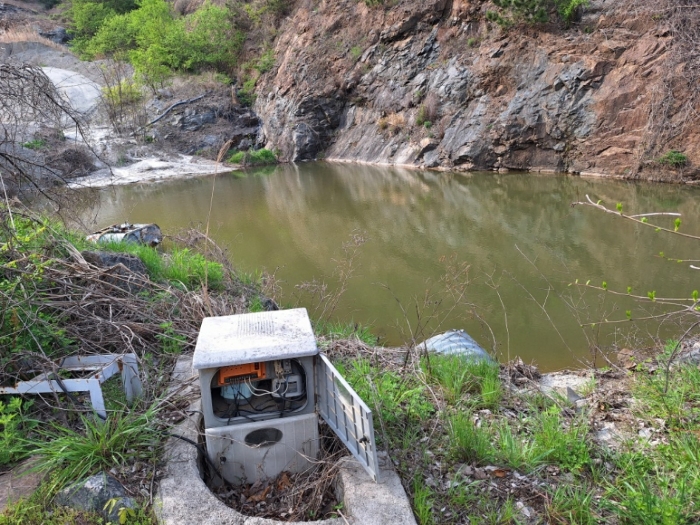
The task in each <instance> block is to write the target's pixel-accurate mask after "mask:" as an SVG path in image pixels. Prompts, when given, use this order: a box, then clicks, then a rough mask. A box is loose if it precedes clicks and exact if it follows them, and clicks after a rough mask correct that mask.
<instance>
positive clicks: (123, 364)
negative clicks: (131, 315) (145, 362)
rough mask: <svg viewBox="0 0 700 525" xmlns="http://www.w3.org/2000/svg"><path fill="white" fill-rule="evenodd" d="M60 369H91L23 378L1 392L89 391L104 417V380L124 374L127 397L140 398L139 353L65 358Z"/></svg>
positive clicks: (130, 398) (129, 398) (105, 413)
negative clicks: (68, 375)
mask: <svg viewBox="0 0 700 525" xmlns="http://www.w3.org/2000/svg"><path fill="white" fill-rule="evenodd" d="M56 369H57V370H63V371H68V372H90V371H92V372H93V373H92V374H90V375H89V376H87V377H83V378H79V379H68V378H66V379H63V378H60V379H58V380H56V379H49V377H50V376H51V375H53V374H51V373H49V374H46V373H44V374H40V375H38V376H36V377H34V378H32V379H30V380H28V381H19V382H18V383H17V384H16V385H15V386H14V387H0V394H50V393H62V392H64V391H65V392H88V393H89V394H90V402H91V404H92V408H93V409H94V410H95V412H96V413H97V414H98V415H99V416H100V417H102V418H103V419H104V418H106V417H107V410H106V408H105V402H104V397H103V396H102V387H101V385H102V383H104V382H105V381H107V380H108V379H109V378H111V377H113V376H115V375H117V374H121V377H122V385H123V386H124V394H125V395H126V400H127V402H128V403H131V402H132V401H133V400H134V398H135V397H140V396H141V392H142V388H141V380H140V379H139V367H138V361H137V359H136V355H135V354H122V355H117V354H103V355H89V356H72V357H66V358H64V359H63V360H62V361H61V362H60V363H59V364H57V366H56Z"/></svg>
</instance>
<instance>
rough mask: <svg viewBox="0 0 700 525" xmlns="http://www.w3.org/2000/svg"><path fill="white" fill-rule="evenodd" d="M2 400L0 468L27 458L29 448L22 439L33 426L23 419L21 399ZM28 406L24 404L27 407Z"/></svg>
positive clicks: (0, 402)
mask: <svg viewBox="0 0 700 525" xmlns="http://www.w3.org/2000/svg"><path fill="white" fill-rule="evenodd" d="M3 398H4V396H3ZM3 398H0V466H5V465H8V464H10V463H14V462H15V461H17V460H20V459H22V458H24V457H25V456H27V454H28V453H29V451H30V447H28V446H27V443H26V442H25V441H24V440H23V437H24V436H25V435H26V433H27V431H28V430H29V429H31V428H32V427H33V426H34V424H33V422H32V421H27V420H25V418H24V414H23V413H22V408H23V407H22V399H21V398H19V397H9V398H6V399H7V402H6V403H5V402H3V401H2V399H3ZM30 404H31V402H28V403H26V405H27V406H28V405H30Z"/></svg>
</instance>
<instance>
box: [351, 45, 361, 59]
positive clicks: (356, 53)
mask: <svg viewBox="0 0 700 525" xmlns="http://www.w3.org/2000/svg"><path fill="white" fill-rule="evenodd" d="M350 56H351V57H352V59H353V60H357V59H358V58H360V57H361V56H362V48H361V47H360V46H353V47H352V48H350Z"/></svg>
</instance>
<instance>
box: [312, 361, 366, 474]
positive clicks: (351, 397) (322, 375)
mask: <svg viewBox="0 0 700 525" xmlns="http://www.w3.org/2000/svg"><path fill="white" fill-rule="evenodd" d="M316 393H317V396H318V397H317V407H316V408H317V410H318V413H319V414H320V415H321V417H322V418H323V419H324V421H325V422H326V423H328V426H330V427H331V429H333V432H335V433H336V434H337V435H338V437H339V438H340V440H341V441H342V442H343V443H345V446H346V447H348V449H349V450H350V452H351V453H352V455H353V456H355V459H357V461H359V462H360V464H361V465H362V466H363V467H364V469H365V470H366V471H367V473H368V474H369V475H370V477H371V478H372V479H373V480H374V481H379V464H378V463H377V444H376V442H375V440H374V425H373V423H372V411H371V410H370V409H369V407H368V406H367V405H366V404H365V402H364V401H362V399H360V396H359V395H357V392H355V391H354V390H353V389H352V387H351V386H350V385H349V384H348V383H347V381H345V379H343V376H341V375H340V373H339V372H338V370H336V368H335V367H334V366H333V365H332V364H331V362H330V361H329V360H328V358H327V357H326V356H325V355H324V354H319V359H318V361H317V363H316Z"/></svg>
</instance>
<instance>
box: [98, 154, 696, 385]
mask: <svg viewBox="0 0 700 525" xmlns="http://www.w3.org/2000/svg"><path fill="white" fill-rule="evenodd" d="M213 184H215V187H214V192H213V206H212V214H211V222H210V235H211V236H212V237H213V238H214V239H215V240H216V242H217V243H219V244H220V245H221V246H223V247H226V248H228V250H229V256H230V258H231V260H232V262H233V263H234V265H235V267H236V268H238V269H239V270H241V271H245V272H254V271H256V270H258V269H265V270H267V271H269V272H274V273H275V275H276V278H277V280H278V282H279V284H280V285H281V292H282V293H281V297H277V299H278V301H279V302H280V303H281V304H283V305H285V306H297V305H298V306H305V307H307V308H309V311H310V314H311V315H312V318H313V317H314V305H315V304H316V303H315V302H314V300H313V299H312V298H310V297H309V296H308V295H305V294H304V293H302V292H300V290H299V287H298V286H297V285H299V284H301V283H304V282H309V281H312V280H314V279H315V280H317V281H325V282H326V283H327V284H328V285H329V287H330V288H333V287H337V286H338V276H337V271H336V270H337V268H338V266H339V265H338V262H337V261H338V260H340V259H342V258H343V250H342V246H343V243H346V242H348V241H349V240H350V237H351V235H352V234H353V232H361V233H362V235H363V237H364V239H365V241H364V244H362V245H361V246H360V248H359V251H358V254H357V257H356V258H355V260H354V274H353V276H352V278H351V279H350V280H349V281H348V282H347V290H346V291H345V292H344V294H343V295H342V297H341V298H340V301H339V303H338V306H337V308H336V309H335V311H334V312H333V316H334V317H335V318H337V319H340V320H343V321H350V320H352V321H354V322H356V323H360V324H362V325H369V326H371V327H372V331H373V333H375V334H376V335H378V336H379V337H380V341H381V342H382V343H383V344H385V345H398V344H401V343H402V342H404V341H407V340H410V339H411V330H413V331H416V328H415V327H416V326H417V319H418V318H420V322H421V324H424V323H427V325H428V326H426V327H425V328H424V329H423V330H420V331H419V332H420V333H419V334H417V336H416V339H418V340H422V339H423V338H424V337H425V336H429V335H432V334H433V333H435V332H439V331H444V330H446V329H448V328H464V329H466V330H467V331H468V332H469V333H470V334H471V335H472V336H473V337H474V338H475V339H476V340H477V341H478V342H479V343H480V344H481V345H482V346H484V348H486V349H488V350H491V351H495V353H496V354H497V355H498V358H499V359H500V360H501V361H506V360H507V359H508V358H509V357H511V358H512V357H514V356H520V357H521V358H522V359H523V360H524V361H525V362H528V363H529V362H535V363H536V364H538V366H539V367H540V368H541V369H542V370H544V371H549V370H559V369H562V368H566V367H580V366H581V364H582V363H584V362H589V361H590V359H591V355H592V354H591V351H590V343H589V341H591V342H593V341H596V340H597V341H598V342H599V344H601V345H603V346H604V347H606V348H607V349H608V350H609V351H613V355H614V349H615V348H618V349H619V348H622V347H624V346H628V345H630V344H637V345H644V344H648V340H645V339H644V338H643V336H644V335H646V334H647V333H649V332H651V333H652V335H658V336H660V337H661V338H662V339H663V338H665V337H670V336H672V335H677V334H678V332H679V329H678V327H674V326H662V327H661V330H660V331H658V328H659V327H658V326H655V325H649V324H646V325H643V324H642V325H636V324H633V323H628V322H625V323H620V324H611V325H605V324H603V325H601V324H600V323H598V324H597V325H596V327H594V328H588V329H587V333H588V336H589V337H586V335H584V330H582V328H581V327H580V323H586V322H594V321H600V319H604V318H607V319H608V320H611V321H612V320H616V319H625V318H626V312H627V311H628V310H631V314H632V317H633V318H635V317H643V316H645V315H646V312H645V309H647V308H652V307H656V308H658V306H656V305H652V304H650V303H647V304H642V303H635V302H633V301H631V300H630V299H629V298H627V297H624V295H623V296H615V295H613V294H612V293H604V292H599V291H596V290H592V289H585V288H584V287H582V286H576V285H575V284H572V283H575V281H576V279H578V280H579V283H586V282H587V281H589V280H590V284H591V285H597V286H601V285H602V282H603V281H606V283H607V287H608V289H609V290H610V291H613V290H616V291H621V292H623V294H624V293H625V292H626V290H627V287H628V286H631V287H632V290H633V293H636V294H639V295H643V296H646V295H647V292H649V291H655V292H656V295H657V297H662V296H663V297H690V296H691V293H692V291H693V290H695V289H698V288H700V279H699V278H700V272H699V271H693V270H692V269H690V268H689V264H688V263H677V262H675V261H674V262H671V261H668V260H664V259H662V258H661V257H658V254H659V252H661V251H663V252H664V253H665V254H667V255H668V256H669V257H673V258H674V259H694V258H695V259H697V258H698V254H699V253H700V252H698V250H697V245H698V243H697V241H694V240H690V239H682V238H680V237H677V236H674V235H670V234H666V233H663V232H656V231H655V230H654V229H653V228H649V227H645V226H641V225H636V224H633V223H631V222H630V221H626V220H623V219H620V218H619V217H615V216H613V215H607V214H604V213H601V212H599V211H597V210H594V209H592V208H590V207H581V206H578V207H575V208H574V207H572V206H571V204H572V203H573V202H575V201H579V200H584V199H585V196H586V194H588V195H590V197H591V198H592V199H593V200H594V201H597V200H599V199H600V200H601V201H602V203H603V204H605V205H606V206H607V207H608V208H612V209H615V207H616V205H617V203H618V202H621V203H622V204H623V211H624V212H625V213H628V214H633V213H648V212H662V211H672V212H680V213H681V214H682V221H683V222H682V226H681V231H685V232H687V233H691V234H695V235H699V234H700V208H699V207H698V205H697V203H698V201H699V200H700V188H694V187H681V186H674V185H664V184H650V183H632V182H620V181H610V180H600V179H585V178H579V177H573V176H566V175H557V176H555V175H536V174H494V173H469V174H462V173H438V172H429V171H412V170H405V169H398V168H386V167H375V166H366V165H357V164H330V163H324V162H316V163H306V164H299V165H280V166H275V167H267V168H262V169H258V170H251V171H241V172H234V173H225V174H218V175H216V176H205V177H198V178H190V179H180V180H171V181H165V182H158V183H153V182H151V183H145V184H131V185H123V186H114V187H109V188H104V189H103V190H101V193H100V195H101V198H100V201H101V205H100V207H99V209H98V211H97V216H96V222H95V223H93V224H92V225H91V226H92V227H95V228H96V227H102V226H105V225H109V224H113V223H117V222H123V221H129V222H133V223H138V222H155V223H157V224H159V225H160V226H161V228H162V229H163V230H164V232H165V233H166V234H168V233H174V232H176V231H177V230H178V229H181V228H185V227H188V226H191V225H199V226H201V227H202V228H203V227H204V224H205V223H206V219H207V214H208V211H209V204H210V199H211V196H212V185H213ZM651 222H655V223H656V224H660V225H664V226H668V227H670V228H671V229H673V219H672V218H668V217H660V218H657V217H653V218H651ZM459 265H468V266H469V270H468V282H469V284H468V286H466V288H464V287H463V286H462V285H463V284H464V283H466V282H467V279H466V278H465V274H464V273H461V274H460V275H459V276H456V275H455V272H454V271H453V270H450V268H454V267H456V266H459ZM455 277H456V279H455ZM446 285H447V286H446ZM463 289H464V290H465V293H464V295H463V297H462V298H461V299H460V301H459V302H458V304H456V305H455V299H454V297H455V294H460V293H461V290H463ZM426 297H427V298H428V300H427V301H426ZM426 302H427V303H428V304H426ZM572 306H574V307H572ZM316 313H318V312H316ZM409 327H410V328H409ZM633 327H636V335H635V337H636V339H635V340H629V339H628V336H629V334H630V333H634V332H635V330H634V329H633ZM492 332H493V334H494V336H495V341H496V342H495V350H494V341H493V337H492V335H491V334H492ZM599 364H604V363H602V362H600V363H599Z"/></svg>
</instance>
